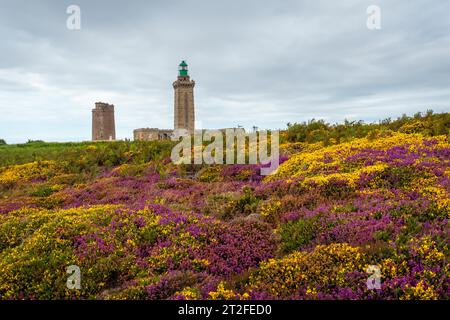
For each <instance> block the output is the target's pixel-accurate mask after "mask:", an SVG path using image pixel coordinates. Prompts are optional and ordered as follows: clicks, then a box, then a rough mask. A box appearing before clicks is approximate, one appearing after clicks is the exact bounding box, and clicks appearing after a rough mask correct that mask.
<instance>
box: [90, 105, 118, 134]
mask: <svg viewBox="0 0 450 320" xmlns="http://www.w3.org/2000/svg"><path fill="white" fill-rule="evenodd" d="M101 140H103V141H104V140H116V125H115V121H114V105H112V104H107V103H103V102H96V103H95V108H94V109H92V141H101Z"/></svg>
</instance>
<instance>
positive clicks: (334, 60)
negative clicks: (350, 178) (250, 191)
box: [0, 0, 450, 142]
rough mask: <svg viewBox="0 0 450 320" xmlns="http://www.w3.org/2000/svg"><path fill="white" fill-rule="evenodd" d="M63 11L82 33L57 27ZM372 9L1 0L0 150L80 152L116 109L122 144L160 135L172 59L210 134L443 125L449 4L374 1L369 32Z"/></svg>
mask: <svg viewBox="0 0 450 320" xmlns="http://www.w3.org/2000/svg"><path fill="white" fill-rule="evenodd" d="M70 4H78V5H79V6H80V7H81V13H82V30H81V31H69V30H67V29H66V27H65V25H66V18H67V14H66V12H65V11H66V8H67V6H68V5H70ZM371 4H373V1H371V0H367V1H366V0H364V1H361V0H347V1H339V2H336V1H331V0H329V1H325V0H316V1H306V0H304V1H302V0H289V1H250V0H247V1H228V2H226V3H225V2H219V1H207V0H193V1H189V2H186V1H162V0H161V1H144V0H142V1H138V0H130V1H106V0H95V1H92V0H91V1H88V0H78V1H75V0H69V1H66V0H64V1H59V0H37V1H25V0H18V1H13V0H0V21H1V24H0V39H1V40H2V41H1V45H0V46H1V48H0V49H1V50H0V114H1V117H0V138H4V139H6V140H7V141H9V142H20V141H26V140H27V139H29V138H30V139H45V140H83V139H89V137H90V120H91V119H90V109H91V108H92V106H93V103H94V102H95V101H99V100H105V101H106V102H110V103H113V104H115V105H116V118H117V119H116V122H117V133H118V137H120V138H125V137H131V135H132V130H133V129H134V128H137V127H147V126H150V127H161V128H165V127H169V128H170V127H171V126H172V103H173V89H172V87H171V84H172V81H173V80H174V79H175V77H176V68H177V64H178V63H179V61H180V60H181V59H187V60H188V62H189V64H190V70H191V75H192V77H193V78H194V79H195V80H196V82H197V86H196V89H195V99H196V110H197V118H198V119H199V120H201V122H202V124H203V126H204V127H208V128H215V127H229V126H233V125H237V124H241V125H244V126H246V127H251V126H252V125H258V126H260V127H266V128H282V127H285V125H286V123H287V122H294V121H305V120H308V119H310V118H313V117H314V118H324V119H326V120H327V121H330V122H336V121H342V120H343V119H345V118H348V119H352V120H359V119H362V120H366V121H376V120H379V119H382V118H385V117H395V116H398V115H400V114H401V113H404V112H405V113H414V112H417V111H423V110H425V109H427V108H430V107H431V108H433V109H435V110H436V111H449V110H450V107H449V105H450V104H449V97H450V77H449V74H450V36H449V31H450V19H448V17H447V16H448V12H450V3H449V2H448V1H445V0H434V1H425V0H417V1H414V2H411V1H406V0H398V1H388V0H379V1H377V4H378V5H380V7H381V9H382V30H380V31H369V30H368V29H367V28H366V18H367V15H366V8H367V7H368V6H369V5H371ZM18 128H22V129H21V130H18Z"/></svg>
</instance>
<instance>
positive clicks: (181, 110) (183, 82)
mask: <svg viewBox="0 0 450 320" xmlns="http://www.w3.org/2000/svg"><path fill="white" fill-rule="evenodd" d="M194 86H195V81H194V80H191V79H190V76H189V70H188V64H187V63H186V61H184V60H183V61H181V63H180V64H179V65H178V77H177V80H176V81H175V82H174V83H173V88H174V90H175V95H174V129H175V131H180V130H186V132H187V133H188V134H193V133H194V130H195V125H194V124H195V109H194Z"/></svg>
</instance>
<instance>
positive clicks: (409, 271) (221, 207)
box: [0, 113, 450, 299]
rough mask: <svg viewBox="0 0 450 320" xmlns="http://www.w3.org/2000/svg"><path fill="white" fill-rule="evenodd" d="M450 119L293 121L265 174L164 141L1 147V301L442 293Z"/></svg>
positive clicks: (445, 294) (449, 271)
mask: <svg viewBox="0 0 450 320" xmlns="http://www.w3.org/2000/svg"><path fill="white" fill-rule="evenodd" d="M449 119H450V116H449V114H439V115H433V114H432V113H428V114H426V115H416V116H415V117H410V118H408V117H402V118H400V119H397V120H395V121H390V120H389V121H384V122H381V123H379V124H367V125H366V124H363V123H345V124H340V125H329V124H325V123H323V122H316V121H310V122H309V123H304V124H291V125H289V126H288V129H287V130H286V131H285V132H283V133H282V135H281V139H282V141H281V142H282V145H281V154H282V159H281V160H282V164H281V165H280V167H279V169H278V171H277V173H276V174H274V175H272V176H268V177H262V176H260V175H259V167H258V166H256V165H224V166H206V165H204V166H200V165H197V166H194V165H192V166H190V165H184V166H177V165H174V164H173V163H171V161H170V158H169V156H170V151H171V148H172V146H173V145H174V143H173V142H109V143H90V142H86V143H65V144H58V143H44V142H31V143H28V144H22V145H1V146H0V299H72V298H78V299H95V298H102V299H449V298H450V266H449V263H448V259H449V255H450V250H449V249H450V248H449V245H450V242H449V221H448V219H449V216H450V200H449V199H450V143H449V136H448V133H449V128H450V122H449ZM69 265H77V266H79V267H80V269H81V273H82V284H81V289H80V290H69V289H67V288H66V281H67V276H68V275H67V273H66V268H67V267H68V266H69ZM370 266H372V267H370ZM373 266H378V267H379V268H380V273H381V289H369V288H368V287H367V279H368V277H369V276H370V275H371V273H370V272H369V273H368V272H367V271H368V268H369V269H370V268H373Z"/></svg>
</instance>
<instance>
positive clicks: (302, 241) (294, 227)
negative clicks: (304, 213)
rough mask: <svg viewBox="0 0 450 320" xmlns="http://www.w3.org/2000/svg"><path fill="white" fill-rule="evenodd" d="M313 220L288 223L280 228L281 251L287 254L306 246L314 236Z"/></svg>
mask: <svg viewBox="0 0 450 320" xmlns="http://www.w3.org/2000/svg"><path fill="white" fill-rule="evenodd" d="M315 221H316V219H315V218H309V219H299V220H296V221H289V222H287V223H284V224H282V225H281V227H280V236H281V249H282V251H283V252H285V253H289V252H292V251H295V250H298V249H300V248H301V247H303V246H304V245H306V244H308V243H309V242H310V241H311V240H312V239H313V238H314V236H315Z"/></svg>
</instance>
